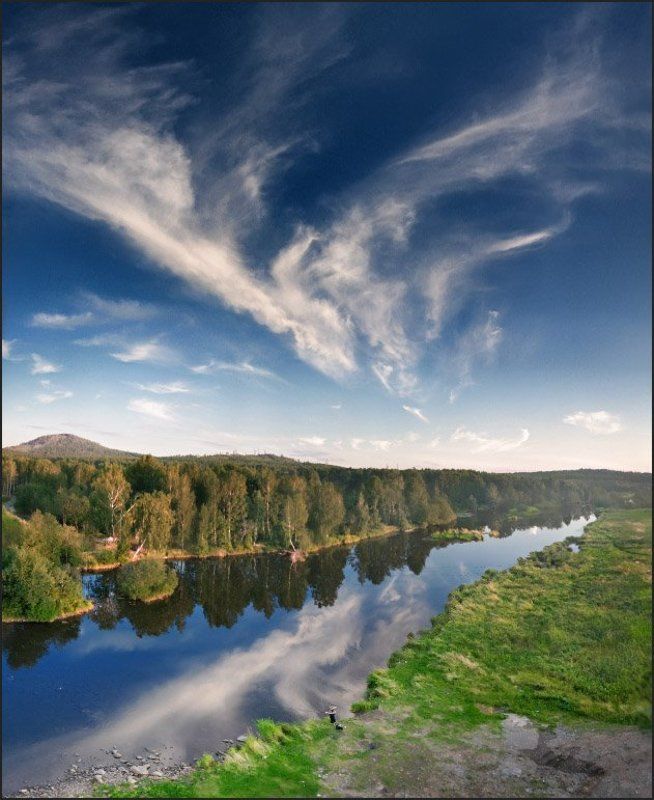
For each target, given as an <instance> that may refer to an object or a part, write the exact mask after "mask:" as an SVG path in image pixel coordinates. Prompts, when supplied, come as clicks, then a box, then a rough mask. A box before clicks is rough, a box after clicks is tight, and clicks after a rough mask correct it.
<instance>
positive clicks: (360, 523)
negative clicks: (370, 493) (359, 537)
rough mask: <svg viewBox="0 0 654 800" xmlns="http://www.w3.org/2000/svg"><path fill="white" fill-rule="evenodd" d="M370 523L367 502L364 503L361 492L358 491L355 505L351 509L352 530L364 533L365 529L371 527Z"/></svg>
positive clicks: (367, 529)
mask: <svg viewBox="0 0 654 800" xmlns="http://www.w3.org/2000/svg"><path fill="white" fill-rule="evenodd" d="M370 523H371V518H370V509H369V508H368V503H366V500H365V498H364V496H363V492H359V496H358V498H357V502H356V505H355V507H354V509H353V511H352V521H351V527H352V532H353V533H356V534H362V533H366V531H369V530H370V529H371V524H370Z"/></svg>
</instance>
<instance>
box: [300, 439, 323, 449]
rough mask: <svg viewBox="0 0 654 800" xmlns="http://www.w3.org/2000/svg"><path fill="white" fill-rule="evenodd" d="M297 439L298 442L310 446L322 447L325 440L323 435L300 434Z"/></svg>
mask: <svg viewBox="0 0 654 800" xmlns="http://www.w3.org/2000/svg"><path fill="white" fill-rule="evenodd" d="M298 441H299V442H300V444H306V445H310V446H311V447H322V446H323V445H324V444H325V443H326V442H327V439H325V437H324V436H301V437H300V438H299V439H298Z"/></svg>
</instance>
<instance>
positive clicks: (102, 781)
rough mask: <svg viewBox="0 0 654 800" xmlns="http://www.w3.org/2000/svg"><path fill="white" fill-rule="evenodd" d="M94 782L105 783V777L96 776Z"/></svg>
mask: <svg viewBox="0 0 654 800" xmlns="http://www.w3.org/2000/svg"><path fill="white" fill-rule="evenodd" d="M93 780H94V781H95V782H96V783H104V776H103V775H94V776H93Z"/></svg>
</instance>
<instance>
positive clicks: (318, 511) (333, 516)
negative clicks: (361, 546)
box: [310, 481, 345, 542]
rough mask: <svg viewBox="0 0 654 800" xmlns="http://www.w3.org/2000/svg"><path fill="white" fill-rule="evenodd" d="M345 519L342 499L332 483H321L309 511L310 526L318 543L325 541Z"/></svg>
mask: <svg viewBox="0 0 654 800" xmlns="http://www.w3.org/2000/svg"><path fill="white" fill-rule="evenodd" d="M344 519H345V505H344V504H343V497H342V496H341V493H340V492H339V491H338V489H337V488H336V487H335V486H334V484H333V483H329V482H327V481H326V482H324V483H321V484H320V485H319V486H318V487H317V489H316V496H315V499H314V503H313V507H312V509H311V519H310V525H311V529H312V530H313V531H314V533H315V534H316V537H317V540H318V541H319V542H326V541H327V539H328V538H329V537H330V536H331V535H332V534H334V533H335V532H336V530H338V528H340V526H341V525H342V524H343V520H344Z"/></svg>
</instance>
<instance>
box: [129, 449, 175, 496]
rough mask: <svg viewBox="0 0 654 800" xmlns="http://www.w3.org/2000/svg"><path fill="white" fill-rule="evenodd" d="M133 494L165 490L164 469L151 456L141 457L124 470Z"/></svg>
mask: <svg viewBox="0 0 654 800" xmlns="http://www.w3.org/2000/svg"><path fill="white" fill-rule="evenodd" d="M125 476H126V477H127V480H128V481H129V482H130V485H131V487H132V492H133V494H135V495H137V494H141V493H143V492H147V493H149V494H151V493H153V492H161V491H163V490H164V489H165V488H166V485H167V480H166V468H165V467H164V465H163V464H162V463H161V462H160V461H157V459H156V458H153V457H152V456H150V455H148V456H141V458H137V459H136V461H132V463H131V464H128V466H127V467H126V469H125Z"/></svg>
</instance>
